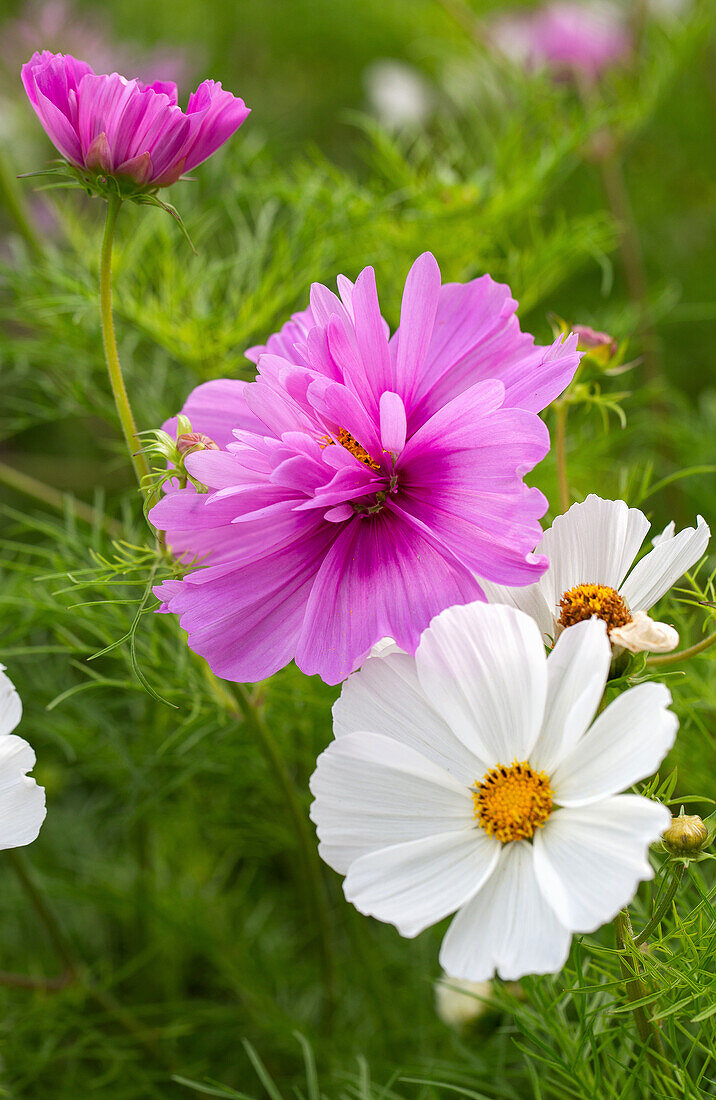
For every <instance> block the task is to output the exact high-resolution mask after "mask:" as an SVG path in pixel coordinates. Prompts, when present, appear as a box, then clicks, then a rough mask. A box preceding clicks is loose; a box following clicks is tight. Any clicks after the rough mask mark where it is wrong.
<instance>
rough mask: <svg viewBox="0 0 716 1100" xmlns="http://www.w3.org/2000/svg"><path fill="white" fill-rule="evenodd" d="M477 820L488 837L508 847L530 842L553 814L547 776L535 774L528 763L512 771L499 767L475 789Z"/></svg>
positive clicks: (512, 767) (502, 766)
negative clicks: (509, 843) (516, 843)
mask: <svg viewBox="0 0 716 1100" xmlns="http://www.w3.org/2000/svg"><path fill="white" fill-rule="evenodd" d="M472 801H473V805H474V807H475V818H476V819H477V821H478V823H479V824H480V826H481V827H482V828H483V829H484V830H485V832H486V833H487V835H488V836H495V837H497V839H498V840H501V841H502V843H503V844H506V843H507V842H508V841H509V840H529V838H530V837H532V836H534V834H535V830H536V829H541V828H542V826H543V825H544V823H545V821H546V820H547V818H548V817H549V815H550V814H551V813H552V788H551V787H550V785H549V776H548V775H547V774H546V773H545V772H535V771H533V770H532V768H531V767H530V766H529V764H528V763H527V761H526V760H523V761H522V762H521V763H518V761H517V760H515V761H514V762H513V763H512V764H511V765H510V766H509V767H505V765H504V764H498V765H497V767H496V768H492V769H491V770H490V771H489V772H487V774H486V775H485V776H483V779H482V782H481V783H476V784H475V787H474V789H473V794H472Z"/></svg>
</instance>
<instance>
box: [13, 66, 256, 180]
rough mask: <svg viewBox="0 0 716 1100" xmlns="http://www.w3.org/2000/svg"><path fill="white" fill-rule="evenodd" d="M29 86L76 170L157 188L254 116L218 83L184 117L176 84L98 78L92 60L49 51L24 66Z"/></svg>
mask: <svg viewBox="0 0 716 1100" xmlns="http://www.w3.org/2000/svg"><path fill="white" fill-rule="evenodd" d="M22 82H23V84H24V85H25V91H26V92H27V94H28V97H29V99H30V103H31V104H32V106H33V108H34V110H35V113H36V114H37V116H38V118H39V119H40V122H41V123H42V125H43V127H44V128H45V131H46V133H47V135H48V137H49V138H50V140H51V141H52V143H53V145H54V146H55V147H56V149H58V151H59V152H60V153H61V154H62V156H63V157H65V158H66V159H67V160H68V161H69V162H70V163H71V164H73V165H75V166H77V167H79V168H85V169H89V170H90V171H99V172H103V173H106V174H107V175H112V176H119V177H125V178H127V179H130V180H132V181H134V183H136V184H138V185H139V186H141V187H147V188H152V189H154V188H157V187H166V186H168V185H169V184H170V183H174V182H175V180H177V179H178V178H179V176H181V175H182V173H183V172H188V171H190V170H191V169H192V168H195V167H196V166H197V165H198V164H201V163H202V161H204V160H206V158H207V157H210V156H211V154H212V153H215V152H216V150H217V149H218V148H219V146H220V145H223V144H224V142H225V141H227V140H228V138H230V137H231V135H232V134H233V133H234V132H235V131H236V130H238V128H239V126H240V125H241V123H242V122H243V121H244V120H245V118H246V117H247V115H248V114H249V109H248V107H246V105H245V104H244V101H243V99H238V98H237V97H236V96H233V95H232V94H231V92H227V91H224V89H223V88H222V87H221V84H220V83H219V82H218V81H215V80H205V81H204V82H203V83H202V84H200V85H199V87H198V88H197V90H196V91H195V92H193V93H192V94H191V95H190V96H189V103H188V105H187V109H186V112H185V111H182V109H181V108H180V107H179V106H178V105H177V87H176V84H173V83H171V82H169V81H157V82H155V83H154V84H150V85H145V84H142V83H141V82H140V81H139V80H127V79H126V78H125V77H123V76H120V75H119V73H111V74H110V75H109V76H104V75H97V74H95V73H94V72H93V70H92V69H91V67H90V66H89V65H88V64H87V63H86V62H85V61H78V60H77V59H76V58H74V57H70V56H64V55H63V54H52V53H50V52H49V51H48V50H43V52H42V53H35V54H33V56H32V57H31V59H30V60H29V61H28V62H27V64H25V65H23V67H22Z"/></svg>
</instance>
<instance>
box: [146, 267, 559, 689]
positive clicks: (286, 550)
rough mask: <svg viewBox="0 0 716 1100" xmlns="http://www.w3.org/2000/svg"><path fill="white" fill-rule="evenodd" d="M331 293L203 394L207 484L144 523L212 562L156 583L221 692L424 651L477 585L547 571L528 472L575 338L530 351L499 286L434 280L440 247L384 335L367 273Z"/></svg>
mask: <svg viewBox="0 0 716 1100" xmlns="http://www.w3.org/2000/svg"><path fill="white" fill-rule="evenodd" d="M338 289H339V291H340V297H337V296H336V295H335V294H332V293H331V291H330V290H328V289H327V288H326V287H324V286H320V285H314V286H313V287H312V289H311V304H310V307H309V309H307V310H304V311H303V312H302V313H297V314H294V316H293V317H292V318H291V320H290V321H289V322H288V323H287V324H286V325H285V326H284V327H283V329H282V330H281V332H279V333H278V334H277V335H275V336H272V337H271V338H270V339H269V341H268V343H267V344H266V346H265V347H257V348H252V349H250V351H249V352H248V353H247V354H248V355H249V357H250V358H252V359H254V360H257V361H258V373H257V376H256V380H255V381H254V382H251V383H246V382H241V381H231V380H228V379H223V380H220V381H215V382H206V383H204V384H203V385H201V386H198V387H197V389H195V390H194V392H193V393H192V394H191V395H190V397H189V399H188V401H187V403H186V405H185V406H184V409H183V414H184V415H185V416H187V417H188V418H189V420H190V421H191V425H192V430H193V431H197V432H202V433H204V434H205V435H207V436H209V438H210V439H211V440H213V441H214V442H215V443H216V444H218V447H219V448H220V449H219V450H213V449H204V450H199V451H196V452H194V453H192V454H188V455H187V456H186V459H185V464H186V469H187V470H188V471H189V474H190V475H191V476H192V477H193V478H195V479H196V480H197V481H198V482H200V483H202V484H203V485H206V486H207V487H208V492H207V493H205V494H197V493H196V492H195V491H194V489H193V488H191V487H189V488H186V489H180V490H176V491H170V492H168V493H167V495H166V496H165V497H164V498H163V499H162V500H161V501H160V502H159V504H157V505H156V506H155V507H154V508H153V509H152V511H151V512H150V519H151V522H152V523H153V524H154V525H155V526H156V527H158V528H160V529H162V530H165V531H166V532H167V542H168V544H169V546H170V547H171V548H172V550H173V551H174V553H175V554H176V555H177V556H179V557H180V558H182V559H183V560H184V561H186V562H191V561H192V560H194V559H196V558H203V559H205V562H206V564H205V566H204V568H201V569H198V570H196V569H195V570H194V571H192V572H189V574H188V575H187V576H186V577H185V578H184V580H181V581H178V580H170V581H166V582H165V583H164V584H163V585H161V586H159V587H158V588H157V589H156V590H155V591H156V593H157V595H159V596H160V597H161V599H162V601H163V605H162V608H161V610H164V611H171V612H174V613H176V614H177V615H179V618H180V622H181V625H182V627H183V628H184V629H185V630H187V631H188V634H189V645H190V646H191V647H192V649H194V650H195V651H196V652H197V653H200V654H201V655H202V656H203V657H205V658H206V660H207V661H208V662H209V664H210V666H211V668H212V669H213V671H214V672H215V673H216V674H217V675H219V676H223V677H224V678H226V679H228V680H236V681H253V680H261V679H264V678H265V677H267V676H270V675H271V674H272V673H274V672H275V671H277V669H279V668H282V667H283V666H284V665H285V664H287V663H288V662H289V661H290V660H292V659H295V660H296V663H297V664H298V666H299V668H301V669H302V670H303V671H304V672H306V673H308V674H312V673H318V674H319V675H320V676H321V677H322V678H323V679H324V680H325V681H326V682H328V683H331V684H335V683H338V682H339V681H340V680H342V679H344V678H345V677H346V676H347V675H348V674H349V673H350V672H351V671H352V670H353V669H355V668H356V667H358V665H359V664H361V662H362V661H363V660H364V659H365V657H366V655H367V654H368V653H369V652H370V650H371V648H372V646H373V645H374V644H375V643H376V642H377V641H378V640H379V639H381V638H383V637H385V636H390V637H392V638H394V639H395V640H396V641H397V643H398V645H400V646H401V648H403V649H405V650H406V651H407V652H410V653H413V652H414V651H415V647H416V646H417V644H418V640H419V638H420V634H421V631H422V630H424V629H425V627H426V626H427V625H428V623H429V622H430V620H431V619H432V618H433V616H435V615H436V614H438V612H439V611H441V610H443V608H446V607H450V606H452V605H453V604H464V603H469V602H471V601H473V600H481V599H484V598H485V597H484V594H483V590H482V587H481V585H480V580H479V579H478V578H482V577H484V578H487V579H490V580H492V581H500V582H501V583H503V584H514V585H527V584H530V583H531V582H533V581H534V580H536V579H537V578H539V577H540V576H541V574H542V573H543V572H544V570H545V568H546V566H547V559H546V558H544V557H540V556H539V555H535V554H534V553H533V550H534V547H535V545H536V543H537V541H538V540H539V539H540V537H541V533H542V532H541V528H540V524H539V519H540V517H541V516H542V515H543V514H544V512H545V510H546V505H547V502H546V500H545V498H544V496H543V495H542V493H540V492H539V490H537V489H533V488H528V487H527V486H526V485H525V484H524V481H523V477H524V475H525V473H526V472H527V471H528V470H530V469H532V467H533V466H534V465H535V464H536V463H537V462H539V461H540V460H541V459H542V458H543V457H544V456H545V454H546V453H547V450H548V449H549V435H548V432H547V429H546V427H545V425H544V424H543V422H542V421H541V420H540V418H539V417H538V415H537V412H538V411H539V410H540V409H543V408H544V407H545V406H546V405H547V404H548V403H549V402H550V401H552V400H553V399H554V398H555V397H556V396H557V395H558V394H559V393H561V391H562V390H563V389H564V388H565V386H567V385H568V383H569V382H570V380H571V378H572V376H573V374H574V371H575V369H576V367H577V363H578V361H579V358H580V353H579V352H578V351H577V338H576V336H569V337H568V338H567V339H566V340H564V341H563V340H562V338H560V339H558V340H556V341H555V343H554V344H552V346H551V347H538V346H535V342H534V338H533V337H532V336H530V335H529V334H527V333H523V332H521V331H520V326H519V323H518V321H517V318H516V316H515V310H516V308H517V302H516V301H515V300H514V299H513V298H512V297H511V295H510V291H509V288H508V287H506V286H502V285H500V284H499V283H495V282H493V280H492V279H491V278H490V277H489V275H484V276H482V278H479V279H475V280H473V281H472V282H470V283H467V284H465V285H461V284H458V283H449V284H447V285H445V286H441V280H440V270H439V268H438V265H437V263H436V261H435V258H434V257H433V256H432V255H431V254H430V253H429V252H426V253H424V254H423V255H422V256H420V257H419V258H418V259H417V260H416V262H415V263H414V264H413V267H412V268H411V271H410V273H409V275H408V279H407V282H406V285H405V291H404V294H403V303H402V310H401V317H400V327H399V328H398V330H397V331H396V332H395V334H394V335H393V336H392V337H390V334H389V330H388V326H387V324H386V322H385V321H384V320H383V317H382V316H381V313H380V307H379V304H378V296H377V293H376V286H375V274H374V272H373V269H372V268H370V267H368V268H366V269H365V270H364V271H362V272H361V274H360V275H359V276H358V278H357V280H356V282H355V284H353V283H351V282H350V281H349V280H348V279H346V278H344V277H343V276H339V278H338ZM165 428H166V430H168V431H170V430H171V428H172V425H165ZM207 557H208V560H207Z"/></svg>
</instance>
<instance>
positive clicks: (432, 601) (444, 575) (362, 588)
mask: <svg viewBox="0 0 716 1100" xmlns="http://www.w3.org/2000/svg"><path fill="white" fill-rule="evenodd" d="M481 598H482V590H481V589H480V586H479V585H478V583H477V581H476V580H475V578H474V577H473V575H472V574H471V573H470V571H469V570H468V569H466V568H465V566H464V565H462V563H461V562H460V561H458V559H457V558H455V557H453V555H452V554H451V553H450V552H449V551H446V550H445V549H444V548H443V547H441V546H439V545H438V544H437V543H436V542H435V540H434V538H433V537H432V535H431V534H430V532H429V531H428V530H427V528H424V527H423V526H422V525H421V524H420V523H419V522H418V521H415V520H413V519H412V518H411V517H409V516H407V515H405V514H404V513H402V512H401V511H400V510H399V509H397V508H394V507H391V508H390V509H388V508H386V509H384V510H383V511H382V512H379V513H378V514H377V515H375V516H370V517H367V518H365V519H359V518H356V519H354V520H352V521H350V522H349V523H348V525H347V526H346V527H344V528H343V529H342V530H341V534H340V535H339V537H338V539H337V540H336V542H335V543H334V545H333V546H332V548H331V550H330V551H329V552H328V553H327V555H326V557H325V560H324V562H323V564H322V565H321V568H320V571H319V573H318V576H317V577H316V581H315V584H314V585H313V588H312V590H311V594H310V597H309V600H308V605H307V607H306V615H305V622H304V626H303V630H302V632H301V636H300V638H299V640H298V644H297V648H296V663H297V665H298V667H299V668H300V669H302V671H303V672H305V673H307V674H308V675H312V674H313V673H318V675H319V676H320V677H321V679H323V680H325V682H326V683H328V684H337V683H339V682H340V681H341V680H343V679H345V677H346V676H348V674H349V673H350V672H352V671H353V670H354V669H355V668H356V667H357V666H358V665H359V664H360V663H361V661H363V660H364V659H365V657H366V656H367V654H368V653H369V651H370V649H371V648H372V646H373V645H375V643H376V642H377V641H379V640H380V639H381V638H384V637H386V636H389V637H392V638H394V639H395V641H396V642H397V644H398V645H399V646H400V647H401V648H402V649H405V650H407V651H408V652H410V653H412V652H414V651H415V648H416V646H417V644H418V640H419V638H420V634H421V632H422V631H423V630H424V629H425V627H426V626H427V625H428V623H429V622H430V620H431V619H432V618H433V616H434V615H436V614H437V613H438V612H439V611H441V610H443V608H445V607H450V606H452V605H453V604H462V603H469V602H470V601H472V600H478V599H481Z"/></svg>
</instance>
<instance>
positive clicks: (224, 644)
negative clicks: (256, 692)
mask: <svg viewBox="0 0 716 1100" xmlns="http://www.w3.org/2000/svg"><path fill="white" fill-rule="evenodd" d="M338 530H339V528H337V527H335V526H334V525H331V524H327V525H323V526H322V527H321V528H320V529H319V530H317V531H316V532H315V534H313V535H312V536H310V537H307V538H306V539H304V540H302V541H301V542H300V543H298V544H297V545H296V546H294V547H292V548H290V549H286V550H280V551H278V552H275V553H269V554H266V555H264V556H263V557H262V558H260V559H259V560H257V561H255V562H254V563H253V564H251V565H243V566H242V567H241V569H239V570H234V571H231V572H228V573H226V574H225V575H223V576H218V577H216V578H215V579H210V580H208V581H205V582H204V583H199V584H194V583H192V580H193V578H192V577H191V576H190V578H188V579H187V580H185V581H182V582H179V583H180V584H181V588H180V589H177V587H176V582H175V583H174V585H173V586H172V589H171V590H170V591H169V592H167V591H166V589H165V587H160V588H158V589H157V590H156V593H155V594H156V595H158V596H159V598H160V599H163V600H165V602H166V606H167V607H168V609H169V610H170V611H172V612H173V613H175V614H177V615H178V616H179V622H180V625H181V626H182V627H183V629H184V630H186V631H187V633H188V635H189V645H190V647H191V648H192V649H193V650H194V651H195V652H196V653H199V654H200V655H201V656H202V657H204V658H205V659H206V660H207V661H208V663H209V666H210V667H211V670H212V672H214V673H215V674H216V675H217V676H222V677H224V678H225V679H227V680H234V681H237V682H239V683H250V682H255V681H257V680H264V679H266V677H268V676H272V675H273V673H274V672H277V671H278V669H280V668H283V666H284V665H286V664H288V662H289V661H290V660H291V659H292V658H293V656H294V653H295V650H296V642H297V639H298V636H299V633H300V630H301V626H302V623H303V617H304V613H305V609H306V601H307V599H308V594H309V592H310V590H311V587H312V586H313V583H314V581H315V578H316V575H317V573H318V571H319V569H320V567H321V563H322V561H323V559H324V558H325V555H326V551H327V550H328V548H329V547H330V545H331V542H332V541H333V540H334V539H335V537H336V533H337V531H338ZM205 572H206V571H205ZM195 576H196V578H197V579H201V577H202V573H201V572H200V573H198V574H196V575H195Z"/></svg>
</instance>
